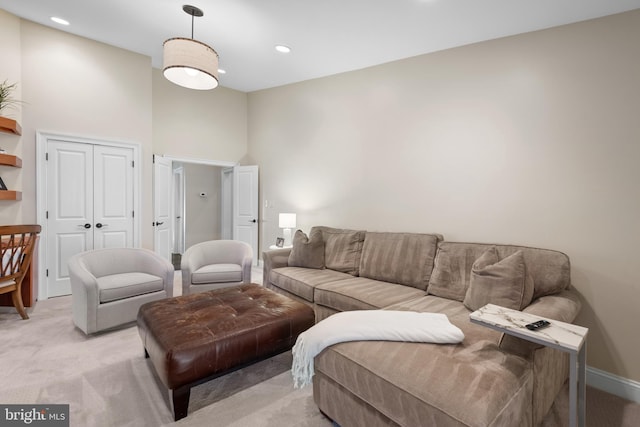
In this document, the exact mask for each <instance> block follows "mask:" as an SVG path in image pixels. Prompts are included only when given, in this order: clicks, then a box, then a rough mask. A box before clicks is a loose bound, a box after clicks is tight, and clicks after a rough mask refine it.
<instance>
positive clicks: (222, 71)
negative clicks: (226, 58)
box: [218, 68, 227, 74]
mask: <svg viewBox="0 0 640 427" xmlns="http://www.w3.org/2000/svg"><path fill="white" fill-rule="evenodd" d="M218 73H220V74H227V72H226V71H225V70H223V69H222V68H218Z"/></svg>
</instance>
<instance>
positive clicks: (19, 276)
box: [0, 225, 41, 319]
mask: <svg viewBox="0 0 640 427" xmlns="http://www.w3.org/2000/svg"><path fill="white" fill-rule="evenodd" d="M40 229H41V227H40V226H39V225H2V226H0V294H6V293H9V292H11V300H12V301H13V305H14V306H15V307H16V310H18V313H20V316H22V318H23V319H28V318H29V316H27V312H26V311H25V310H24V305H23V303H22V281H23V280H24V277H25V274H26V273H27V270H28V269H29V265H30V264H31V259H32V257H33V251H34V248H35V246H36V240H37V238H38V233H39V232H40Z"/></svg>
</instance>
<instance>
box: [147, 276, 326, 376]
mask: <svg viewBox="0 0 640 427" xmlns="http://www.w3.org/2000/svg"><path fill="white" fill-rule="evenodd" d="M313 324H314V314H313V309H311V307H309V306H307V305H305V304H303V303H300V302H297V301H294V300H292V299H290V298H288V297H286V296H284V295H280V294H277V293H275V292H273V291H270V290H269V289H266V288H264V287H262V286H260V285H256V284H249V285H241V286H236V287H231V288H223V289H217V290H213V291H208V292H203V293H198V294H192V295H186V296H180V297H175V298H168V299H164V300H160V301H154V302H151V303H147V304H145V305H143V306H142V307H140V311H139V312H138V331H139V333H140V337H141V338H142V342H143V345H144V347H145V349H146V351H147V353H148V355H149V357H150V358H151V362H152V363H153V366H154V368H155V370H156V373H157V374H158V376H159V378H160V379H161V380H162V382H163V383H164V384H165V385H166V386H167V387H168V388H169V389H175V388H178V387H181V386H184V385H187V384H191V383H194V382H197V381H199V380H204V379H206V378H207V377H210V376H212V375H215V374H217V373H220V372H224V371H228V370H231V369H233V368H235V367H238V366H242V365H246V364H248V363H252V362H255V361H258V360H261V359H264V358H266V357H270V356H272V355H275V354H277V353H280V352H282V351H286V350H288V349H290V348H291V347H292V346H293V345H294V343H295V341H296V338H297V337H298V335H299V334H300V333H301V332H303V331H305V330H306V329H308V328H310V327H311V326H313Z"/></svg>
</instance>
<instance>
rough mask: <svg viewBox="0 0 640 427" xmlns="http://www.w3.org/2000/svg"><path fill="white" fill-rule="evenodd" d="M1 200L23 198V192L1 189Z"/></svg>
mask: <svg viewBox="0 0 640 427" xmlns="http://www.w3.org/2000/svg"><path fill="white" fill-rule="evenodd" d="M0 200H22V192H21V191H13V190H0Z"/></svg>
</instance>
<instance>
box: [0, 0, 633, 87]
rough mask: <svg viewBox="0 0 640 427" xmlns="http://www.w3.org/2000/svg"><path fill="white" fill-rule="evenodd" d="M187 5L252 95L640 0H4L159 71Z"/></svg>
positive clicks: (203, 36)
mask: <svg viewBox="0 0 640 427" xmlns="http://www.w3.org/2000/svg"><path fill="white" fill-rule="evenodd" d="M184 4H192V5H194V6H197V7H199V8H201V9H202V10H203V11H204V16H203V17H202V18H196V19H195V32H194V38H195V39H197V40H200V41H202V42H204V43H207V44H209V45H210V46H211V47H213V48H214V49H215V50H216V51H217V52H218V54H219V55H220V68H223V69H224V70H226V71H227V73H226V74H224V75H221V76H220V84H221V85H222V86H226V87H229V88H232V89H237V90H241V91H245V92H251V91H254V90H259V89H264V88H269V87H275V86H280V85H284V84H288V83H293V82H298V81H303V80H308V79H312V78H317V77H322V76H327V75H331V74H336V73H341V72H344V71H350V70H356V69H360V68H365V67H368V66H372V65H377V64H382V63H385V62H390V61H394V60H397V59H402V58H407V57H411V56H416V55H420V54H424V53H429V52H434V51H438V50H442V49H447V48H451V47H455V46H461V45H465V44H469V43H474V42H479V41H483V40H489V39H494V38H498V37H504V36H508V35H513V34H519V33H524V32H529V31H534V30H539V29H543V28H549V27H554V26H558V25H562V24H567V23H572V22H578V21H583V20H587V19H591V18H596V17H600V16H605V15H611V14H614V13H619V12H624V11H628V10H632V9H638V8H640V0H315V1H311V0H0V8H1V9H4V10H6V11H8V12H10V13H12V14H14V15H17V16H20V17H22V18H25V19H28V20H30V21H34V22H37V23H40V24H43V25H47V26H50V27H53V28H58V29H60V30H62V31H68V32H70V33H73V34H77V35H80V36H84V37H87V38H90V39H93V40H98V41H101V42H104V43H107V44H110V45H114V46H118V47H121V48H124V49H128V50H131V51H134V52H138V53H141V54H144V55H148V56H150V57H151V58H152V63H153V66H154V67H156V68H161V67H162V43H163V42H164V40H165V39H168V38H171V37H190V35H191V17H190V16H189V15H187V14H186V13H184V12H183V11H182V5H184ZM51 16H58V17H61V18H64V19H66V20H68V21H70V22H71V25H70V26H68V27H62V26H60V25H58V24H55V23H53V22H52V21H50V17H51ZM276 44H284V45H287V46H290V47H291V48H292V52H291V53H289V54H282V53H278V52H276V51H275V50H274V46H275V45H276Z"/></svg>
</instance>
